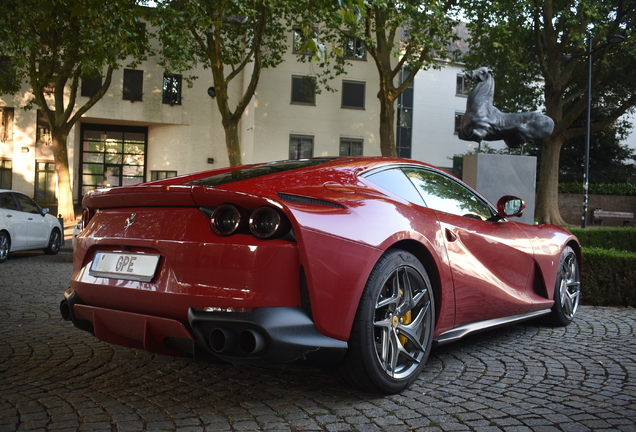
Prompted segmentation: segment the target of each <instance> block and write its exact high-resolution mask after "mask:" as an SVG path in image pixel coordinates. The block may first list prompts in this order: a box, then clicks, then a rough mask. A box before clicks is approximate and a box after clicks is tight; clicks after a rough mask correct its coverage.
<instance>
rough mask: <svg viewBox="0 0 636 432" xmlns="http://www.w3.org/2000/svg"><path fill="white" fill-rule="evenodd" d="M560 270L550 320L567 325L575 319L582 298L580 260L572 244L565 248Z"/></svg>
mask: <svg viewBox="0 0 636 432" xmlns="http://www.w3.org/2000/svg"><path fill="white" fill-rule="evenodd" d="M558 271H559V273H558V274H557V280H556V287H555V289H554V306H553V307H552V313H551V314H550V320H551V322H552V324H554V325H559V326H566V325H568V324H570V322H572V319H574V315H576V311H577V310H578V308H579V300H580V298H581V271H580V269H579V261H578V258H577V256H576V253H575V252H574V250H573V249H572V248H571V247H570V246H566V247H565V249H563V253H562V254H561V261H560V263H559V270H558Z"/></svg>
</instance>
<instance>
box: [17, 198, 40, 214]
mask: <svg viewBox="0 0 636 432" xmlns="http://www.w3.org/2000/svg"><path fill="white" fill-rule="evenodd" d="M15 198H16V199H17V200H18V202H19V203H20V207H21V210H22V211H23V212H25V213H34V214H39V213H40V207H38V205H37V204H36V203H34V202H33V201H31V199H30V198H28V197H26V196H24V195H21V194H15Z"/></svg>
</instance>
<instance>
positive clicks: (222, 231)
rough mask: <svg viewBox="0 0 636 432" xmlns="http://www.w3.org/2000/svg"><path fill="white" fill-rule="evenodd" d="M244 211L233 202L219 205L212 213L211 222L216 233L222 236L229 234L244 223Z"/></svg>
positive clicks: (237, 229)
mask: <svg viewBox="0 0 636 432" xmlns="http://www.w3.org/2000/svg"><path fill="white" fill-rule="evenodd" d="M244 221H245V217H244V216H243V212H242V211H241V210H239V209H238V208H236V207H235V206H233V205H231V204H223V205H221V206H218V207H217V208H216V209H215V210H214V212H213V213H212V218H211V220H210V224H211V225H212V229H213V230H214V232H215V233H217V234H218V235H220V236H229V235H232V234H234V233H236V232H237V231H239V229H240V228H241V226H243V225H244V223H245V222H244Z"/></svg>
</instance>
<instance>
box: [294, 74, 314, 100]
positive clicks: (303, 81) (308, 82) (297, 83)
mask: <svg viewBox="0 0 636 432" xmlns="http://www.w3.org/2000/svg"><path fill="white" fill-rule="evenodd" d="M291 102H292V103H296V104H306V105H316V78H315V77H310V76H292V96H291Z"/></svg>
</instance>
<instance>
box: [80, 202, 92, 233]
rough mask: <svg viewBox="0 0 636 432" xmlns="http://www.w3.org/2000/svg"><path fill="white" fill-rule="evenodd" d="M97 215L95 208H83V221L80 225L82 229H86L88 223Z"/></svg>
mask: <svg viewBox="0 0 636 432" xmlns="http://www.w3.org/2000/svg"><path fill="white" fill-rule="evenodd" d="M94 215H95V210H93V209H91V208H88V207H86V208H85V209H84V210H82V223H81V225H80V228H81V229H82V230H84V229H85V228H86V227H87V226H88V223H89V222H90V220H91V219H92V218H93V216H94Z"/></svg>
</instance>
